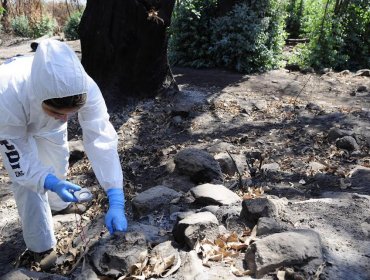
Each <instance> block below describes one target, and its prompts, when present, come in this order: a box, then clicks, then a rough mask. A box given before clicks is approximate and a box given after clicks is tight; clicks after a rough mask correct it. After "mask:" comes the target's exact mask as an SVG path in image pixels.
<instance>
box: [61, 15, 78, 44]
mask: <svg viewBox="0 0 370 280" xmlns="http://www.w3.org/2000/svg"><path fill="white" fill-rule="evenodd" d="M81 17H82V13H81V12H75V13H73V14H72V15H71V17H70V18H69V20H68V21H67V24H66V25H65V27H64V29H63V30H64V36H65V37H66V39H67V40H77V39H79V38H80V36H79V34H78V26H79V25H80V21H81Z"/></svg>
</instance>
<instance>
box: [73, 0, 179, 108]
mask: <svg viewBox="0 0 370 280" xmlns="http://www.w3.org/2000/svg"><path fill="white" fill-rule="evenodd" d="M174 4H175V0H126V1H121V0H95V1H90V0H88V1H87V4H86V9H85V11H84V13H83V15H82V18H81V23H80V27H79V33H80V39H81V50H82V64H83V65H84V67H85V69H86V71H87V72H88V73H89V75H90V76H91V77H92V78H93V79H95V80H96V82H97V83H98V84H99V86H100V87H101V88H102V91H103V94H104V95H105V98H106V100H107V101H108V102H111V101H114V102H120V103H122V102H126V101H127V100H129V99H132V98H141V97H153V96H155V95H156V94H158V93H159V92H161V91H163V90H168V89H175V90H177V86H176V83H175V81H174V79H173V76H172V74H171V71H170V68H169V65H168V62H167V39H168V38H167V33H166V32H167V28H168V27H169V26H170V23H171V15H172V11H173V8H174Z"/></svg>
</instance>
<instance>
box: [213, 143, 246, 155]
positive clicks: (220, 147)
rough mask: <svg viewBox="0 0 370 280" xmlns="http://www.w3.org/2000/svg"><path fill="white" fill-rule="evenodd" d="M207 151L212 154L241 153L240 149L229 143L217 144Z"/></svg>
mask: <svg viewBox="0 0 370 280" xmlns="http://www.w3.org/2000/svg"><path fill="white" fill-rule="evenodd" d="M207 151H208V152H209V153H212V154H217V153H225V152H226V151H229V152H230V153H239V152H240V148H239V147H238V146H234V145H233V144H230V143H227V142H216V143H214V144H213V145H212V146H210V147H209V148H208V149H207Z"/></svg>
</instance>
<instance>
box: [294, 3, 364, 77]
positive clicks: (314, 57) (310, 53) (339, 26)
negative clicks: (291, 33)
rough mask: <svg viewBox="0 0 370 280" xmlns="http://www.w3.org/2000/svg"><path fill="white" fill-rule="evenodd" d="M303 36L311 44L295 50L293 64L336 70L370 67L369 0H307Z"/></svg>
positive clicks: (301, 32) (302, 28) (303, 20)
mask: <svg viewBox="0 0 370 280" xmlns="http://www.w3.org/2000/svg"><path fill="white" fill-rule="evenodd" d="M300 36H305V37H307V38H309V43H307V44H299V45H298V46H297V47H296V48H295V49H294V55H293V56H292V57H291V59H290V63H298V64H299V65H301V66H303V67H305V66H312V67H314V68H316V69H321V68H324V67H331V68H333V69H335V70H343V69H351V70H356V69H359V68H368V67H370V8H369V1H368V0H353V1H339V0H332V1H330V0H306V1H305V5H304V10H303V17H302V21H301V29H300Z"/></svg>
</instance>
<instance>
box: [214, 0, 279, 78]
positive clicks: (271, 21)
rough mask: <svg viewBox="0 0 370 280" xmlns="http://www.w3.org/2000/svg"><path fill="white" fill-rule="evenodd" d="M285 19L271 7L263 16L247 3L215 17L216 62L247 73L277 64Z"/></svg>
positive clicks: (218, 64)
mask: <svg viewBox="0 0 370 280" xmlns="http://www.w3.org/2000/svg"><path fill="white" fill-rule="evenodd" d="M271 2H272V1H271ZM275 8H277V6H275ZM275 11H277V10H275ZM283 19H284V17H282V16H281V14H280V13H279V12H276V13H272V11H267V13H266V14H264V15H263V16H261V15H259V14H258V10H256V9H254V8H252V7H251V6H250V5H248V4H246V3H242V4H238V5H235V6H234V8H233V10H232V11H231V12H230V13H228V14H227V15H226V16H223V17H219V18H216V19H214V20H213V21H212V25H211V28H212V30H213V32H212V40H211V46H210V54H211V56H212V57H214V59H215V62H216V65H217V66H222V67H226V68H231V69H235V70H237V71H239V72H244V73H250V72H255V71H264V70H267V69H272V68H274V67H276V66H278V65H279V61H280V54H281V51H282V47H283V44H284V35H285V34H284V32H283V29H284V20H283Z"/></svg>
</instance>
